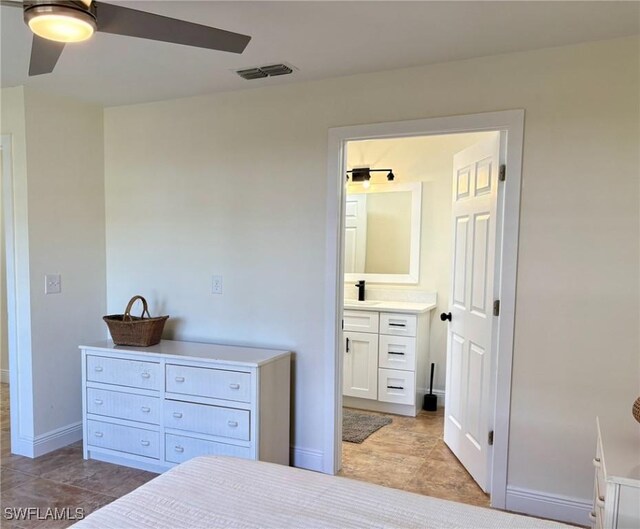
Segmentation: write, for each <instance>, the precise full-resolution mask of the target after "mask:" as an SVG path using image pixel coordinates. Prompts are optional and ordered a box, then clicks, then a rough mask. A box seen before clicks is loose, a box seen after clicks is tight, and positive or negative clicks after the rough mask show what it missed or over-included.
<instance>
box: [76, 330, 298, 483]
mask: <svg viewBox="0 0 640 529" xmlns="http://www.w3.org/2000/svg"><path fill="white" fill-rule="evenodd" d="M80 350H81V352H82V409H83V420H82V425H83V434H84V436H83V437H84V458H85V459H89V458H91V459H99V460H101V461H108V462H111V463H117V464H121V465H127V466H131V467H136V468H142V469H145V470H151V471H155V472H162V471H164V470H166V469H168V468H170V467H172V466H174V465H176V464H178V463H182V462H183V461H186V460H188V459H191V458H192V457H195V456H198V455H206V454H216V455H228V456H236V457H243V458H247V459H259V460H261V461H270V462H273V463H280V464H283V465H288V464H289V414H290V412H289V400H290V391H291V389H290V365H291V359H290V355H291V353H289V352H287V351H275V350H270V349H254V348H248V347H234V346H225V345H213V344H201V343H191V342H178V341H168V340H163V341H162V342H160V343H159V344H158V345H155V346H151V347H143V348H139V347H121V346H115V345H114V344H113V342H111V341H104V342H100V343H97V344H93V345H83V346H80Z"/></svg>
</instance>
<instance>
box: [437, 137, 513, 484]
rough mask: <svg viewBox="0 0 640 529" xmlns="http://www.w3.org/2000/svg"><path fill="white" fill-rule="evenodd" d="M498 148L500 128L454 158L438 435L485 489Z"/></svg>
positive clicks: (488, 445)
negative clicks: (443, 379)
mask: <svg viewBox="0 0 640 529" xmlns="http://www.w3.org/2000/svg"><path fill="white" fill-rule="evenodd" d="M499 153H500V134H499V133H498V132H496V133H495V135H492V137H491V138H490V139H486V140H483V141H481V142H479V143H477V144H475V145H473V146H471V147H469V148H467V149H465V150H464V151H461V152H459V153H457V154H456V155H455V156H454V159H453V207H452V222H453V244H452V246H453V252H452V253H453V255H452V257H453V259H452V263H451V276H452V277H451V292H450V298H449V299H450V313H449V316H450V321H449V323H448V334H447V381H446V394H445V425H444V441H445V443H446V444H447V445H448V446H449V448H451V450H452V451H453V453H454V454H455V455H456V457H457V458H458V459H459V460H460V461H461V462H462V464H463V465H464V466H465V468H466V469H467V470H468V471H469V473H470V474H471V476H473V479H475V480H476V482H477V483H478V485H480V487H481V488H482V489H483V490H484V491H485V492H487V491H489V488H490V485H491V475H490V464H491V460H490V457H491V449H490V444H489V432H490V430H491V429H492V428H491V421H492V410H493V407H492V405H491V404H492V403H491V402H490V398H491V395H490V386H491V373H492V354H491V350H492V349H491V342H492V327H493V320H494V316H493V302H494V297H493V296H494V261H495V253H496V233H497V222H496V213H497V211H496V210H497V207H496V205H497V199H498V184H499V179H498V176H499V159H500V158H499ZM444 316H447V315H446V314H443V317H444Z"/></svg>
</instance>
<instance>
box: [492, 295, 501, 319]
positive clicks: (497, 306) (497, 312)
mask: <svg viewBox="0 0 640 529" xmlns="http://www.w3.org/2000/svg"><path fill="white" fill-rule="evenodd" d="M493 315H494V316H500V300H499V299H496V300H495V301H494V302H493Z"/></svg>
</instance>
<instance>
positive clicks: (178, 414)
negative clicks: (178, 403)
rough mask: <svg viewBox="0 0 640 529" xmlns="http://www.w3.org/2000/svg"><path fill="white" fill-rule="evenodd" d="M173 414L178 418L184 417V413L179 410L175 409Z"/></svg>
mask: <svg viewBox="0 0 640 529" xmlns="http://www.w3.org/2000/svg"><path fill="white" fill-rule="evenodd" d="M173 416H174V417H175V418H176V419H182V413H180V412H179V411H174V412H173Z"/></svg>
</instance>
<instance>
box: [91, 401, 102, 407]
mask: <svg viewBox="0 0 640 529" xmlns="http://www.w3.org/2000/svg"><path fill="white" fill-rule="evenodd" d="M93 402H95V403H96V404H97V405H98V406H100V405H102V399H94V400H93Z"/></svg>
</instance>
